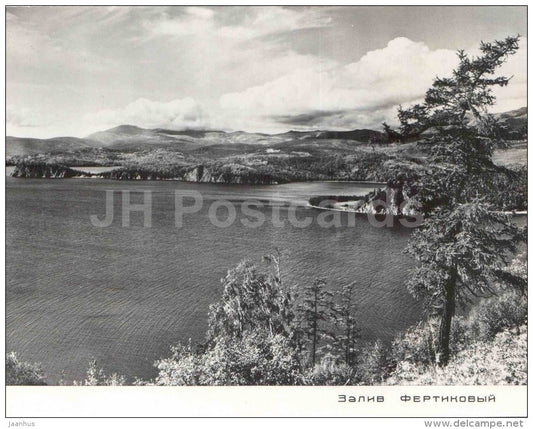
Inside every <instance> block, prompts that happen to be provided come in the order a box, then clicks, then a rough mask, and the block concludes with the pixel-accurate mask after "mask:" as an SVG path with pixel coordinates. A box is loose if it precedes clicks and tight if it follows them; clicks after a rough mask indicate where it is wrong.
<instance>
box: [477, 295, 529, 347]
mask: <svg viewBox="0 0 533 429" xmlns="http://www.w3.org/2000/svg"><path fill="white" fill-rule="evenodd" d="M526 321H527V298H526V296H524V295H523V294H521V293H520V292H516V291H510V292H507V293H505V294H504V295H500V296H497V297H492V298H487V299H485V300H483V301H481V302H480V303H479V304H478V305H477V306H476V307H475V308H474V309H473V310H472V312H471V313H470V316H469V323H470V324H471V329H472V331H473V333H474V335H475V336H476V337H477V338H478V339H480V340H491V339H493V338H494V336H495V335H496V334H497V333H499V332H502V331H504V330H505V329H510V328H516V327H518V326H520V325H522V324H523V323H525V322H526Z"/></svg>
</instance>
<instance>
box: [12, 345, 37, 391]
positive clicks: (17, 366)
mask: <svg viewBox="0 0 533 429" xmlns="http://www.w3.org/2000/svg"><path fill="white" fill-rule="evenodd" d="M45 384H46V382H45V378H44V374H43V371H42V369H41V367H40V365H38V364H31V363H27V362H22V361H19V359H18V357H17V354H16V353H15V352H10V353H7V354H6V385H9V386H43V385H45Z"/></svg>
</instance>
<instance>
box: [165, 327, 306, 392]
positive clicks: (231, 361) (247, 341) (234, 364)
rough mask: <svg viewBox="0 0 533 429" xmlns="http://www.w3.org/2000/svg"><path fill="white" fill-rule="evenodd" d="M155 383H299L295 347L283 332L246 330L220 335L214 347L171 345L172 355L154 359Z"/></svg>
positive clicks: (226, 384)
mask: <svg viewBox="0 0 533 429" xmlns="http://www.w3.org/2000/svg"><path fill="white" fill-rule="evenodd" d="M156 367H157V368H158V370H159V374H158V376H157V379H156V382H155V383H156V384H157V385H165V386H169V385H170V386H179V385H208V386H216V385H225V386H230V385H294V384H300V383H301V377H300V365H299V361H298V356H297V352H296V349H295V347H294V346H293V345H292V344H291V342H290V341H289V340H288V339H287V338H286V337H284V336H282V335H269V334H265V333H263V332H257V333H250V332H245V333H244V334H243V335H242V337H234V338H229V337H220V338H217V339H216V340H215V341H214V347H212V348H209V349H208V350H207V351H205V352H195V351H193V350H192V347H191V346H190V345H188V346H181V345H180V346H177V347H174V348H173V354H172V357H170V358H169V359H163V360H161V361H158V362H156Z"/></svg>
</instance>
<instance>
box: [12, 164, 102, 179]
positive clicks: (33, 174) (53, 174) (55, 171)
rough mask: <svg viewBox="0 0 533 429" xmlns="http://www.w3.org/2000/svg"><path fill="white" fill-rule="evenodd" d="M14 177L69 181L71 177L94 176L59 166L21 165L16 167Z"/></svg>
mask: <svg viewBox="0 0 533 429" xmlns="http://www.w3.org/2000/svg"><path fill="white" fill-rule="evenodd" d="M12 176H13V177H21V178H27V179H68V178H71V177H91V176H92V174H91V173H84V172H82V171H78V170H74V169H72V168H69V167H67V166H65V165H59V164H46V163H31V164H26V163H21V164H17V165H16V166H15V170H14V171H13V173H12Z"/></svg>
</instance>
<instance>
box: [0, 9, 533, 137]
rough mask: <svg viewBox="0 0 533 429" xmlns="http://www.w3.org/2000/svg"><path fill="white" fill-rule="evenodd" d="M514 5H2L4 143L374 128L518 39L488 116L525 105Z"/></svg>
mask: <svg viewBox="0 0 533 429" xmlns="http://www.w3.org/2000/svg"><path fill="white" fill-rule="evenodd" d="M526 18H527V11H526V7H525V6H519V7H501V6H500V7H487V6H480V7H452V6H448V7H414V6H411V7H377V6H368V7H358V6H357V7H356V6H347V7H344V6H343V7H336V6H335V7H334V6H331V7H330V6H324V7H322V6H321V7H301V6H300V7H283V6H266V7H229V6H226V7H223V6H222V7H206V6H191V7H175V6H174V7H173V6H169V7H167V6H165V7H140V6H137V7H121V6H117V7H104V6H101V7H57V6H55V7H35V6H34V7H7V12H6V85H7V86H6V99H7V100H6V104H7V109H6V116H7V118H6V127H7V129H6V131H7V134H8V135H14V136H21V137H22V136H24V137H37V138H48V137H53V136H66V135H69V136H76V137H83V136H86V135H88V134H90V133H92V132H95V131H100V130H104V129H108V128H111V127H114V126H118V125H121V124H131V125H137V126H140V127H144V128H156V127H158V128H169V129H176V130H180V129H222V130H228V131H229V130H243V131H249V132H266V133H277V132H284V131H288V130H291V129H292V130H314V129H335V130H350V129H357V128H372V129H380V124H381V122H383V121H388V122H390V123H392V124H394V123H395V121H396V112H397V108H398V106H399V105H400V104H401V105H403V106H408V105H410V104H413V103H415V102H420V101H422V100H423V97H424V94H425V92H426V90H427V89H428V88H429V87H430V86H431V83H432V82H433V79H434V78H435V77H436V76H440V77H445V76H449V75H450V74H451V71H452V70H453V68H454V67H455V66H456V65H457V57H456V51H457V50H458V49H465V50H466V51H467V52H468V53H470V54H471V55H475V54H476V52H477V47H478V46H479V42H480V41H481V40H483V41H492V40H495V39H500V38H504V37H506V36H509V35H517V34H520V35H521V36H522V38H521V41H520V49H519V51H518V52H517V53H516V54H515V55H514V56H512V57H510V58H509V60H508V61H507V63H506V64H505V65H504V66H503V67H502V68H501V69H500V72H501V74H503V75H506V76H511V75H512V76H513V78H512V80H511V83H510V84H509V85H508V86H507V87H505V88H498V89H497V91H495V94H496V96H497V104H496V106H494V111H507V110H511V109H516V108H519V107H522V106H526V104H527V99H526V94H527V71H526V69H527V60H526V57H527V55H526V54H527V23H526Z"/></svg>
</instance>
